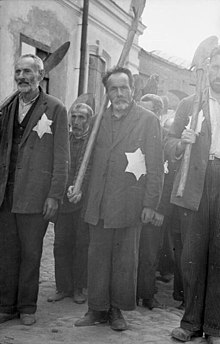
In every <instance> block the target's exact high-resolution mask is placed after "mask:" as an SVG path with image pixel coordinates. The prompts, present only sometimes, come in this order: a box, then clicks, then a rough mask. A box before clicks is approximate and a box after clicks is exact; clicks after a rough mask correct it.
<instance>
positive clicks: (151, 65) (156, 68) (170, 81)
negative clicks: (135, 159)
mask: <svg viewBox="0 0 220 344" xmlns="http://www.w3.org/2000/svg"><path fill="white" fill-rule="evenodd" d="M139 58H140V67H139V71H140V75H141V77H142V79H143V81H144V82H146V80H147V79H148V78H149V76H150V75H152V74H158V75H159V88H158V94H159V95H166V96H168V98H169V101H170V107H171V108H173V109H175V108H176V107H177V105H178V103H179V100H180V99H179V98H178V97H177V96H176V95H174V94H173V93H172V92H170V91H171V90H175V91H177V92H179V93H183V94H184V93H185V94H186V95H190V94H193V93H194V92H195V75H194V73H193V72H191V71H189V70H188V69H185V68H182V67H180V66H178V65H175V64H173V63H170V62H169V61H167V60H164V59H162V58H160V57H157V56H155V55H153V54H152V53H149V52H147V51H145V50H143V49H141V51H140V55H139Z"/></svg>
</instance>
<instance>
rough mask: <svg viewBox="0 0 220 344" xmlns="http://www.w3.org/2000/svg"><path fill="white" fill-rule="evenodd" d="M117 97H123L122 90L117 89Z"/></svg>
mask: <svg viewBox="0 0 220 344" xmlns="http://www.w3.org/2000/svg"><path fill="white" fill-rule="evenodd" d="M117 95H118V96H121V95H122V90H121V89H120V88H117Z"/></svg>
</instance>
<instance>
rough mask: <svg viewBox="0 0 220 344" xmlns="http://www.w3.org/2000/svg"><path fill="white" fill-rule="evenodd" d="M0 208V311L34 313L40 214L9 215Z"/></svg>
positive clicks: (41, 234)
mask: <svg viewBox="0 0 220 344" xmlns="http://www.w3.org/2000/svg"><path fill="white" fill-rule="evenodd" d="M9 203H10V202H8V200H7V199H6V200H5V201H4V203H3V205H2V206H1V207H0V312H3V313H14V312H16V311H18V312H20V313H35V312H36V308H37V297H38V288H39V270H40V260H41V254H42V246H43V238H44V235H45V233H46V229H47V226H48V222H47V221H45V220H44V219H43V217H42V215H41V214H13V213H11V211H10V205H9Z"/></svg>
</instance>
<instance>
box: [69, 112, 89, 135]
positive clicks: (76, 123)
mask: <svg viewBox="0 0 220 344" xmlns="http://www.w3.org/2000/svg"><path fill="white" fill-rule="evenodd" d="M89 123H90V116H89V114H88V112H87V110H86V109H80V110H77V111H74V110H73V111H71V127H72V132H73V134H74V135H75V136H81V135H83V134H84V132H85V131H86V130H87V129H88V126H89Z"/></svg>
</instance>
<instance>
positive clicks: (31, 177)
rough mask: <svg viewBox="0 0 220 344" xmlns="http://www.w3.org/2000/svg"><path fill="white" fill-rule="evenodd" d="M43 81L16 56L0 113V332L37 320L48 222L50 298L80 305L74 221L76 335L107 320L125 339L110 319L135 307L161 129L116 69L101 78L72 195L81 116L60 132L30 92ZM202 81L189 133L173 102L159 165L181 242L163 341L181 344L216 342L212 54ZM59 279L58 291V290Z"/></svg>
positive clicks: (38, 94) (59, 109) (217, 57)
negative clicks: (80, 308) (79, 251)
mask: <svg viewBox="0 0 220 344" xmlns="http://www.w3.org/2000/svg"><path fill="white" fill-rule="evenodd" d="M43 75H44V72H43V63H42V61H41V60H40V59H39V58H38V57H36V56H34V55H25V56H22V57H20V58H19V59H18V61H17V63H16V66H15V81H16V83H17V86H18V90H19V95H18V96H16V97H15V98H14V99H13V100H12V102H11V103H10V104H9V105H8V106H7V107H5V108H4V109H3V112H2V114H1V121H0V155H1V162H0V322H1V323H2V322H4V321H7V320H10V319H13V318H15V317H17V316H20V319H21V322H22V323H23V324H24V325H32V324H33V323H34V322H35V321H36V319H35V312H36V307H37V296H38V282H39V267H40V259H41V253H42V244H43V238H44V234H45V232H46V228H47V226H48V222H49V220H51V219H53V220H54V221H55V246H54V254H55V260H57V270H56V280H57V288H58V294H62V293H63V294H62V295H61V297H62V296H63V295H66V294H68V295H73V296H74V297H75V299H76V301H77V300H78V301H79V298H80V296H81V289H82V287H83V285H84V284H83V283H84V282H83V283H82V284H79V283H78V282H77V280H78V277H77V271H76V269H74V270H73V266H72V269H71V264H72V262H73V259H72V258H71V256H70V255H71V254H72V252H73V251H74V249H76V248H74V247H73V243H74V242H75V241H76V239H75V237H76V235H77V232H73V230H72V231H71V226H72V224H73V223H76V222H79V221H80V220H79V219H80V217H81V216H83V218H84V221H85V222H86V223H87V224H88V226H89V237H90V239H89V248H88V281H87V285H88V312H87V313H86V314H85V315H84V317H82V318H81V319H79V320H78V321H77V322H76V323H75V325H76V326H91V325H95V324H97V323H106V322H108V323H109V325H110V327H111V328H112V329H113V330H117V331H122V330H126V329H127V328H128V325H127V323H126V321H125V319H124V317H123V315H122V312H121V310H133V309H134V308H135V306H136V291H137V271H138V255H139V240H140V235H141V229H142V225H143V224H144V226H143V229H142V231H147V230H148V228H149V226H147V224H150V225H152V224H153V225H157V224H158V223H159V222H160V221H159V220H158V219H159V217H158V214H159V215H160V212H158V206H159V202H160V198H161V193H162V186H163V174H164V166H163V147H162V136H161V127H160V122H159V119H158V117H157V116H155V115H154V114H153V113H152V112H151V111H149V110H147V109H146V108H144V107H143V106H141V105H137V103H136V102H135V101H134V99H133V93H134V83H133V77H132V74H131V72H130V71H129V70H128V69H127V68H117V67H116V68H114V69H112V70H110V71H109V72H107V73H106V74H105V76H104V77H103V84H104V86H105V89H106V92H107V96H108V98H109V100H110V106H109V107H108V108H107V110H106V111H105V113H104V115H103V118H102V120H101V124H100V128H99V131H98V135H97V138H96V141H95V146H94V151H93V154H92V161H91V164H90V167H89V170H88V178H86V179H88V180H86V182H85V188H84V187H83V188H82V190H81V192H80V194H74V192H75V191H74V188H73V187H72V186H71V184H72V185H73V184H74V178H75V176H76V174H77V172H78V165H79V162H80V160H81V157H82V154H83V152H84V148H85V144H86V140H87V139H86V138H88V136H89V131H90V122H91V117H92V115H93V114H92V110H90V108H89V107H88V106H85V104H78V105H74V107H73V108H72V109H71V111H70V116H71V118H72V122H71V127H72V133H70V134H69V133H68V120H67V113H66V109H65V107H64V105H63V104H62V103H61V102H60V101H59V100H57V99H56V98H54V97H52V96H50V95H47V94H45V93H44V92H43V90H42V89H41V87H40V86H39V84H40V81H41V80H42V79H43ZM208 76H209V87H208V88H207V89H206V90H205V91H204V92H203V97H202V102H201V111H200V114H199V117H200V120H199V121H198V123H200V125H199V128H197V130H196V131H193V130H192V129H188V127H187V124H188V122H189V119H190V115H191V113H192V106H193V102H194V96H191V97H189V98H186V99H184V100H183V101H182V102H181V103H180V105H179V107H178V109H177V112H176V116H175V119H174V123H173V125H172V127H171V129H170V132H169V134H168V137H167V139H166V144H165V151H166V152H167V154H169V156H170V159H171V160H172V161H173V162H176V163H177V165H179V167H177V173H176V176H175V180H174V186H173V191H172V196H171V202H172V203H173V204H175V205H177V206H178V211H179V216H180V227H181V237H182V244H183V249H182V264H181V267H182V277H183V285H184V300H185V311H184V315H183V318H182V321H181V324H180V327H179V328H177V329H174V330H173V332H172V336H173V337H174V338H176V339H178V340H180V341H183V342H184V341H190V340H191V338H192V337H194V336H202V335H203V333H205V336H206V338H207V340H208V343H209V344H219V343H220V314H219V312H220V311H219V309H220V307H219V305H218V304H219V302H220V295H219V290H220V284H219V285H218V282H219V283H220V281H219V276H220V274H219V271H220V253H219V252H220V241H219V238H220V226H219V224H220V211H219V208H220V185H219V184H220V141H219V140H220V139H219V137H220V136H219V131H220V47H218V48H216V49H214V50H213V51H212V54H211V56H210V63H209V69H208ZM76 114H77V115H76ZM186 127H187V128H186ZM69 135H70V136H69ZM187 144H192V153H191V160H190V167H189V174H188V179H187V182H186V187H185V192H184V195H183V197H177V196H176V190H177V187H178V183H179V175H180V172H181V159H182V157H183V155H184V150H185V147H186V145H187ZM69 147H72V148H71V149H69ZM70 152H71V164H70V168H69V167H68V165H69V155H70ZM76 161H78V163H77V164H76ZM68 175H69V180H68ZM87 184H88V185H87ZM86 189H87V191H86ZM63 199H64V201H63ZM70 201H71V202H70ZM82 201H83V206H82V203H81V202H82ZM64 224H65V226H64ZM75 226H76V225H75ZM77 228H80V225H79V224H77ZM62 231H65V233H66V234H65V238H66V240H65V242H62V233H63V232H62ZM79 231H80V230H79ZM82 241H85V240H84V239H83V240H82ZM85 250H86V249H85ZM68 252H70V255H69V254H68ZM68 260H69V261H68ZM70 270H71V271H70ZM73 272H74V273H73ZM65 278H67V279H68V280H67V282H66V284H65V287H66V286H68V287H67V289H64V287H63V286H62V282H64V280H65ZM59 281H60V282H59ZM58 294H57V295H58ZM59 296H60V295H58V296H57V297H59ZM79 302H80V301H79ZM82 302H83V300H82Z"/></svg>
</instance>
